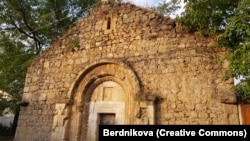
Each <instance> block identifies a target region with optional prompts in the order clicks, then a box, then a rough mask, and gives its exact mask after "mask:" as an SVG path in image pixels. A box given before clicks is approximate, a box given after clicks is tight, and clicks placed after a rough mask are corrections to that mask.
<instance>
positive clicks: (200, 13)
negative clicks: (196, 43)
mask: <svg viewBox="0 0 250 141" xmlns="http://www.w3.org/2000/svg"><path fill="white" fill-rule="evenodd" d="M238 1H239V0H185V2H186V3H185V6H186V8H185V9H186V11H185V12H184V13H183V15H182V17H181V18H180V19H179V20H180V21H181V23H183V24H184V25H185V27H186V28H187V30H189V31H191V32H192V31H200V32H202V33H203V34H204V35H207V36H209V35H213V34H215V33H217V32H221V31H223V30H224V28H225V26H226V25H227V22H228V19H229V18H230V17H232V16H233V15H234V10H235V8H236V7H237V4H238Z"/></svg>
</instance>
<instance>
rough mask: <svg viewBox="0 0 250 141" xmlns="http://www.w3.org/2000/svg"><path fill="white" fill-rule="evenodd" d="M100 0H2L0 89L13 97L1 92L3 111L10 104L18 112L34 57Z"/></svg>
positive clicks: (9, 106)
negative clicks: (7, 96) (27, 73)
mask: <svg viewBox="0 0 250 141" xmlns="http://www.w3.org/2000/svg"><path fill="white" fill-rule="evenodd" d="M97 2H100V0H92V1H91V0H74V1H72V0H1V1H0V90H2V91H4V92H6V93H8V94H9V95H10V97H11V99H5V98H3V97H2V96H0V114H2V111H3V110H4V109H5V108H9V109H10V110H11V111H13V112H14V113H16V114H15V115H18V112H19V106H18V105H17V104H16V102H17V101H20V100H21V96H22V93H23V88H24V81H25V77H26V72H27V67H28V66H29V64H30V61H31V59H32V58H33V57H35V56H37V55H39V54H41V53H42V52H43V50H44V49H45V48H47V47H48V46H49V45H50V44H51V42H52V41H54V40H56V39H57V38H58V37H60V36H61V35H62V34H63V33H64V31H66V30H68V29H69V28H70V27H72V25H73V24H74V23H76V22H77V21H78V20H79V19H80V18H82V17H83V16H86V15H87V14H88V13H89V12H90V10H91V9H92V6H93V4H95V3H97ZM74 43H75V42H74ZM16 121H17V120H14V122H16ZM15 125H16V123H13V126H15ZM13 129H15V128H13Z"/></svg>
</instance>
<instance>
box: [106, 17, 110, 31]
mask: <svg viewBox="0 0 250 141" xmlns="http://www.w3.org/2000/svg"><path fill="white" fill-rule="evenodd" d="M110 28H111V18H110V17H108V21H107V29H110Z"/></svg>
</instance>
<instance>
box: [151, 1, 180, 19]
mask: <svg viewBox="0 0 250 141" xmlns="http://www.w3.org/2000/svg"><path fill="white" fill-rule="evenodd" d="M180 4H181V0H170V1H162V2H161V3H159V5H158V6H157V7H153V8H152V9H153V10H155V11H156V12H158V13H159V14H162V15H164V16H168V17H169V16H171V15H175V14H174V13H175V12H176V11H177V10H179V9H180V8H181V5H180Z"/></svg>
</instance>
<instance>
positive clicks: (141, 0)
mask: <svg viewBox="0 0 250 141" xmlns="http://www.w3.org/2000/svg"><path fill="white" fill-rule="evenodd" d="M124 1H130V2H131V3H133V4H135V5H138V6H143V7H144V6H146V7H152V6H156V5H157V4H158V3H160V2H161V1H162V0H124Z"/></svg>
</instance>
